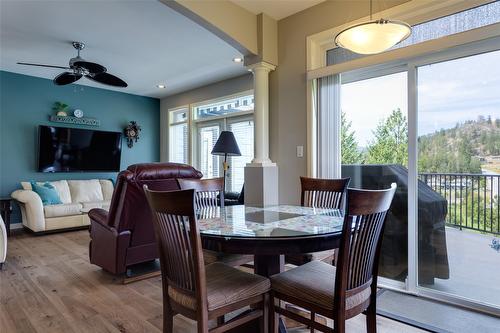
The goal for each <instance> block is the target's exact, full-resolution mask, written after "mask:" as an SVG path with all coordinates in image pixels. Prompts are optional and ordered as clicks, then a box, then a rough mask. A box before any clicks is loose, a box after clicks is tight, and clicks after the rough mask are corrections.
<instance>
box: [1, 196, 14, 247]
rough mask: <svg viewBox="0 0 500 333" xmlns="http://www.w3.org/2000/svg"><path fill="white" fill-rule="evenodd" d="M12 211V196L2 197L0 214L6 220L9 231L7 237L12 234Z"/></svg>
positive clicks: (6, 227)
mask: <svg viewBox="0 0 500 333" xmlns="http://www.w3.org/2000/svg"><path fill="white" fill-rule="evenodd" d="M11 213H12V199H11V198H8V197H7V198H0V214H1V215H2V219H3V221H4V222H5V229H6V231H7V237H8V236H10V214H11Z"/></svg>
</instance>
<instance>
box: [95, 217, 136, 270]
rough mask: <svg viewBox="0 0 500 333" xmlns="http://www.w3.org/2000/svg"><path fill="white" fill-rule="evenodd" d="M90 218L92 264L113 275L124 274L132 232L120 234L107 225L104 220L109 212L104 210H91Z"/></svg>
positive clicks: (127, 231)
mask: <svg viewBox="0 0 500 333" xmlns="http://www.w3.org/2000/svg"><path fill="white" fill-rule="evenodd" d="M101 211H103V212H104V213H103V212H101ZM91 213H92V215H91ZM89 217H90V220H91V225H90V238H91V241H90V244H89V250H90V251H89V256H90V262H91V263H92V264H96V265H99V266H101V267H102V268H104V269H105V270H107V271H108V272H111V273H113V274H121V273H124V272H125V271H126V264H125V254H126V251H127V248H128V247H129V245H130V237H131V233H130V231H129V230H126V231H121V232H118V230H116V229H115V228H114V227H112V226H109V225H107V224H106V219H104V217H107V212H106V211H105V210H103V209H91V210H90V212H89ZM94 218H95V219H94ZM103 219H104V221H103Z"/></svg>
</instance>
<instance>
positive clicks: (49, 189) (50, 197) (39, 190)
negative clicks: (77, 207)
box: [31, 182, 62, 206]
mask: <svg viewBox="0 0 500 333" xmlns="http://www.w3.org/2000/svg"><path fill="white" fill-rule="evenodd" d="M31 188H32V189H33V191H34V192H36V194H38V195H39V196H40V199H42V204H43V205H44V206H45V205H55V204H62V202H61V199H60V198H59V193H57V191H56V188H55V187H54V186H52V185H50V184H49V183H48V182H47V183H45V184H43V185H38V184H37V183H35V182H31Z"/></svg>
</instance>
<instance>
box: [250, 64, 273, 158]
mask: <svg viewBox="0 0 500 333" xmlns="http://www.w3.org/2000/svg"><path fill="white" fill-rule="evenodd" d="M275 68H276V66H274V65H271V64H269V63H267V62H258V63H255V64H252V65H250V66H248V69H249V70H250V71H251V72H252V73H253V77H254V79H253V87H254V138H255V139H254V140H255V156H254V159H253V160H252V164H260V165H270V164H272V162H271V160H270V159H269V72H270V71H272V70H274V69H275Z"/></svg>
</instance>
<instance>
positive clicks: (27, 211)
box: [11, 190, 45, 232]
mask: <svg viewBox="0 0 500 333" xmlns="http://www.w3.org/2000/svg"><path fill="white" fill-rule="evenodd" d="M11 197H12V198H13V199H15V200H16V201H17V202H19V204H20V205H21V210H24V211H23V213H24V214H22V215H23V225H25V226H26V227H28V228H30V229H31V230H33V231H35V232H37V231H44V230H45V217H44V214H43V204H42V199H41V198H40V196H39V195H38V194H36V193H35V192H33V191H30V190H16V191H14V192H12V194H11Z"/></svg>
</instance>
